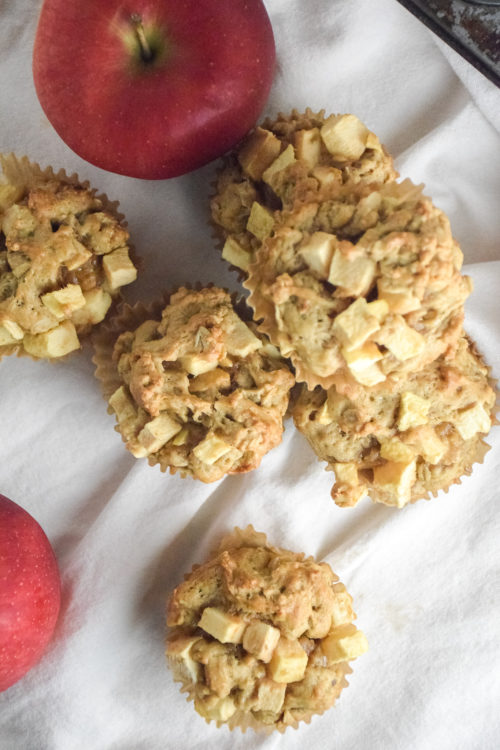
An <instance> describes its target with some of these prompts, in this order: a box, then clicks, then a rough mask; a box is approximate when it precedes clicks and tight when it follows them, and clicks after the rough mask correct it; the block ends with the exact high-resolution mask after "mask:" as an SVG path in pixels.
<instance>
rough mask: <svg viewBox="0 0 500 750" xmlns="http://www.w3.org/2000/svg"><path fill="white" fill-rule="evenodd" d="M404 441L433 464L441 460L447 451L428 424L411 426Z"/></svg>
mask: <svg viewBox="0 0 500 750" xmlns="http://www.w3.org/2000/svg"><path fill="white" fill-rule="evenodd" d="M404 441H405V443H407V444H408V445H411V446H412V447H413V448H414V449H415V451H416V452H417V453H419V454H420V455H421V456H422V458H423V459H424V460H425V461H427V462H428V463H430V464H432V465H433V466H434V465H436V464H438V463H439V462H440V461H441V459H442V458H443V456H444V455H445V453H446V451H447V447H446V444H445V443H444V442H443V441H442V440H441V439H440V438H439V437H438V435H437V433H436V431H435V429H434V428H433V427H431V426H430V425H428V424H426V425H420V426H418V427H414V428H412V429H411V430H410V431H409V432H408V433H407V434H406V435H405V436H404Z"/></svg>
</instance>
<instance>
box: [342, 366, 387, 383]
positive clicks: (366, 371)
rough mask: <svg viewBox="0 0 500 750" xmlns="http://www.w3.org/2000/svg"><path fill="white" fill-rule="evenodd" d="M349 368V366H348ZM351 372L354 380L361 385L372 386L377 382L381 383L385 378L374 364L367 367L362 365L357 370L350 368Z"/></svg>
mask: <svg viewBox="0 0 500 750" xmlns="http://www.w3.org/2000/svg"><path fill="white" fill-rule="evenodd" d="M349 369H351V368H349ZM351 374H352V376H353V378H354V379H355V380H357V382H358V383H360V384H361V385H366V386H372V385H377V383H383V382H384V380H385V379H386V377H385V375H384V373H383V372H382V370H381V368H380V367H379V366H378V365H377V364H375V365H369V367H364V368H363V369H359V370H352V369H351Z"/></svg>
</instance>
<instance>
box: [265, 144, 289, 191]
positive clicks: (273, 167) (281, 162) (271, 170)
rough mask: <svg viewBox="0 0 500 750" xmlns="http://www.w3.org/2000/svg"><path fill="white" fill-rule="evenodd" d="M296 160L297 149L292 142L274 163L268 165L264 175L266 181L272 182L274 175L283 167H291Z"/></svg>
mask: <svg viewBox="0 0 500 750" xmlns="http://www.w3.org/2000/svg"><path fill="white" fill-rule="evenodd" d="M294 161H297V160H296V158H295V151H294V149H293V146H292V144H291V143H290V144H289V145H288V146H287V147H286V149H285V150H284V151H282V152H281V154H280V155H279V156H278V158H277V159H275V160H274V161H273V163H272V164H270V165H269V166H268V168H267V169H266V170H265V172H264V173H263V175H262V179H263V180H264V182H267V183H270V181H271V180H272V178H273V176H274V175H275V174H277V173H278V172H281V170H282V169H286V167H289V166H290V164H293V163H294Z"/></svg>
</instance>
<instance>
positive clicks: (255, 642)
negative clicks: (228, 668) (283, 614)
mask: <svg viewBox="0 0 500 750" xmlns="http://www.w3.org/2000/svg"><path fill="white" fill-rule="evenodd" d="M279 639H280V631H279V630H278V628H274V627H273V626H272V625H268V624H267V623H266V622H261V621H260V620H255V621H253V622H251V623H250V624H249V625H248V627H247V629H246V630H245V633H244V635H243V648H244V649H245V651H248V653H249V654H253V656H255V657H256V658H257V659H260V660H261V661H263V662H265V663H266V664H267V663H268V662H269V661H271V656H272V655H273V651H274V649H275V648H276V644H277V643H278V641H279Z"/></svg>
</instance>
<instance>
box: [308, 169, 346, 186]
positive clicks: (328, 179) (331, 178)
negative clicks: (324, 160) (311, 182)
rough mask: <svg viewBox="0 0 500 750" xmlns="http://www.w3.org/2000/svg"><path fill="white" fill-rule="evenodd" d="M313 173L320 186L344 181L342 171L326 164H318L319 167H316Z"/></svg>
mask: <svg viewBox="0 0 500 750" xmlns="http://www.w3.org/2000/svg"><path fill="white" fill-rule="evenodd" d="M312 174H313V177H315V178H316V179H317V180H318V182H319V184H320V187H328V186H330V185H335V184H341V183H342V172H341V171H340V169H337V168H336V167H327V166H326V165H323V164H318V166H317V167H314V169H313V171H312Z"/></svg>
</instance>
